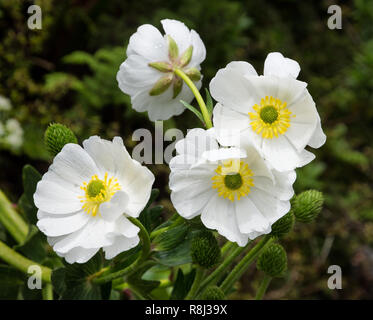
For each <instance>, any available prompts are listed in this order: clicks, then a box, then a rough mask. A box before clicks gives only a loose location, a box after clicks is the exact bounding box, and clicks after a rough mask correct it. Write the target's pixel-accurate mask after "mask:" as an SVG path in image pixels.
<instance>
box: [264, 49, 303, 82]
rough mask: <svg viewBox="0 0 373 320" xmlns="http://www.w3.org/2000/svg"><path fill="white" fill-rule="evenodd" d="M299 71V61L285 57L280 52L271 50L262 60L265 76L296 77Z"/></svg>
mask: <svg viewBox="0 0 373 320" xmlns="http://www.w3.org/2000/svg"><path fill="white" fill-rule="evenodd" d="M299 72H300V66H299V63H298V62H296V61H295V60H292V59H289V58H285V57H284V56H283V55H282V54H281V53H280V52H271V53H269V54H268V56H267V58H266V60H265V62H264V72H263V74H264V75H265V76H277V77H284V78H285V77H289V76H290V77H293V78H294V79H296V78H297V77H298V75H299Z"/></svg>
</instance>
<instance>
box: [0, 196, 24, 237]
mask: <svg viewBox="0 0 373 320" xmlns="http://www.w3.org/2000/svg"><path fill="white" fill-rule="evenodd" d="M0 223H1V224H2V225H3V226H4V227H5V229H6V230H7V231H8V232H9V233H10V234H11V236H12V237H13V238H14V239H15V240H16V241H17V243H19V244H21V243H23V242H24V241H25V240H26V237H27V234H28V231H29V228H28V225H27V223H26V222H25V221H24V220H23V219H22V218H21V216H20V215H19V214H18V213H17V212H16V210H14V208H13V206H12V204H11V203H10V201H9V200H8V198H7V197H6V196H5V194H4V193H3V192H2V191H1V190H0Z"/></svg>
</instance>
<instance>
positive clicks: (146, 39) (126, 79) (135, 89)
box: [117, 19, 206, 121]
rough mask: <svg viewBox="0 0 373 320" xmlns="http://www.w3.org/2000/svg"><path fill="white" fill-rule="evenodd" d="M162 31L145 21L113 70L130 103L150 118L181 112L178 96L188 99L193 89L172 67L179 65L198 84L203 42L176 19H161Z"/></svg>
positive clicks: (180, 98) (154, 118) (156, 118)
mask: <svg viewBox="0 0 373 320" xmlns="http://www.w3.org/2000/svg"><path fill="white" fill-rule="evenodd" d="M161 23H162V26H163V29H164V31H165V33H166V34H165V35H162V34H161V33H160V32H159V30H158V29H157V28H155V27H154V26H152V25H149V24H145V25H142V26H140V27H139V28H138V29H137V32H136V33H135V34H133V35H132V36H131V38H130V41H129V45H128V47H127V60H125V61H124V62H123V63H122V65H121V66H120V70H119V72H118V74H117V80H118V83H119V88H120V89H121V90H122V91H123V92H124V93H127V94H129V95H130V96H131V102H132V106H133V108H134V109H135V110H137V111H139V112H144V111H148V115H149V118H150V120H152V121H156V120H167V119H169V118H170V117H172V116H174V115H179V114H181V113H182V112H183V111H184V110H185V107H184V106H183V105H182V104H181V103H180V100H184V101H186V102H188V103H189V102H191V101H192V100H193V93H192V92H191V90H190V89H189V88H188V86H187V85H186V84H183V81H182V80H181V78H179V77H176V76H175V75H174V73H173V68H175V67H177V68H180V69H182V70H183V71H184V72H185V73H186V74H187V75H189V77H190V78H191V79H192V80H193V81H195V82H196V86H197V88H198V89H199V88H200V87H201V80H200V79H201V74H200V72H199V71H200V69H201V67H200V64H201V63H202V61H203V60H205V57H206V49H205V46H204V44H203V42H202V40H201V38H200V37H199V35H198V33H197V32H195V31H194V30H189V29H188V28H187V27H186V26H185V25H184V23H182V22H179V21H176V20H169V19H166V20H162V21H161Z"/></svg>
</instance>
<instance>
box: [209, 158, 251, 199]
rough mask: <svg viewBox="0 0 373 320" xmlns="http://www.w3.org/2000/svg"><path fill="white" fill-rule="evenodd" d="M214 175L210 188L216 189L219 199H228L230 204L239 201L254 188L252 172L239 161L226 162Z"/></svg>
mask: <svg viewBox="0 0 373 320" xmlns="http://www.w3.org/2000/svg"><path fill="white" fill-rule="evenodd" d="M215 172H216V175H215V176H213V177H212V178H211V179H212V181H213V183H212V188H213V189H217V191H218V194H219V196H220V197H223V198H224V199H225V198H228V199H229V200H231V201H232V202H233V201H234V200H236V199H237V200H240V198H241V197H244V196H246V195H248V194H249V193H250V187H253V186H254V180H253V179H252V176H253V175H254V174H253V172H252V171H251V170H250V168H249V166H248V165H247V164H246V163H244V162H243V161H240V160H227V161H224V162H223V165H219V166H218V167H217V169H216V170H215Z"/></svg>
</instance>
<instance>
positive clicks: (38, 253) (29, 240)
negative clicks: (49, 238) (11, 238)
mask: <svg viewBox="0 0 373 320" xmlns="http://www.w3.org/2000/svg"><path fill="white" fill-rule="evenodd" d="M14 249H15V250H17V251H19V252H21V253H23V254H24V255H25V256H26V257H27V258H29V259H31V260H33V261H35V262H39V263H43V262H44V260H45V258H46V257H47V254H48V245H47V243H46V242H45V236H44V235H43V234H42V233H41V232H39V230H38V229H37V228H36V227H35V226H34V225H31V226H30V229H29V233H28V235H27V237H26V239H25V241H24V242H23V243H22V244H20V245H17V246H15V247H14Z"/></svg>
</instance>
